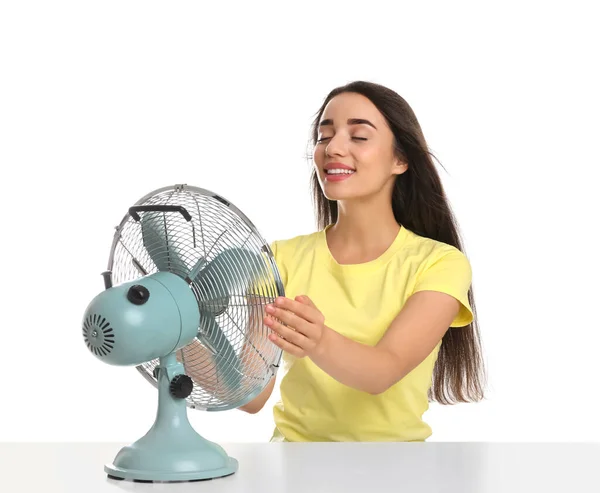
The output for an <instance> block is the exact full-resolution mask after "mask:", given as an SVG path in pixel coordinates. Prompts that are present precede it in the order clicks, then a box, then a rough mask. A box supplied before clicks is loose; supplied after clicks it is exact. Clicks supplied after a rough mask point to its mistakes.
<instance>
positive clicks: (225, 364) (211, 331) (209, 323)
mask: <svg viewBox="0 0 600 493" xmlns="http://www.w3.org/2000/svg"><path fill="white" fill-rule="evenodd" d="M201 315H202V316H201V322H200V330H199V331H198V339H199V340H200V342H202V344H204V345H205V346H206V347H207V348H208V349H209V350H211V351H212V352H213V354H214V356H215V360H216V366H217V376H218V378H223V379H224V381H225V384H226V385H227V388H228V389H231V390H232V391H235V389H237V388H238V386H239V384H240V380H241V375H242V371H241V370H242V369H241V361H240V358H239V357H238V356H237V354H236V353H235V351H234V349H233V347H232V346H231V344H230V342H229V340H228V339H227V337H226V336H225V334H224V333H223V331H222V330H221V328H220V327H219V324H218V323H217V322H216V320H215V319H214V318H212V316H211V315H210V314H209V313H206V312H201Z"/></svg>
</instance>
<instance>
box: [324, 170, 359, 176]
mask: <svg viewBox="0 0 600 493" xmlns="http://www.w3.org/2000/svg"><path fill="white" fill-rule="evenodd" d="M352 173H354V171H353V170H350V169H328V170H327V174H328V175H351V174H352Z"/></svg>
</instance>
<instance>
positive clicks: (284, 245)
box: [270, 231, 319, 262]
mask: <svg viewBox="0 0 600 493" xmlns="http://www.w3.org/2000/svg"><path fill="white" fill-rule="evenodd" d="M318 235H319V232H318V231H317V232H314V233H308V234H302V235H297V236H293V237H291V238H285V239H279V240H274V241H272V242H271V243H270V247H271V250H272V252H273V255H274V256H275V260H276V261H277V262H284V261H285V260H290V259H291V258H293V257H294V256H301V255H302V253H303V252H305V251H306V250H308V249H314V248H315V244H316V242H317V240H318Z"/></svg>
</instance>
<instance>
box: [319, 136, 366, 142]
mask: <svg viewBox="0 0 600 493" xmlns="http://www.w3.org/2000/svg"><path fill="white" fill-rule="evenodd" d="M329 139H331V137H323V138H321V139H317V142H325V141H326V140H329ZM352 139H353V140H367V138H366V137H352Z"/></svg>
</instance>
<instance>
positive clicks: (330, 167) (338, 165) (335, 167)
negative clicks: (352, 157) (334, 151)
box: [323, 163, 356, 171]
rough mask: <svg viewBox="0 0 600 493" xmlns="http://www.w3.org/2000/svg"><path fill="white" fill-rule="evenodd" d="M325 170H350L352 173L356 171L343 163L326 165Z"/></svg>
mask: <svg viewBox="0 0 600 493" xmlns="http://www.w3.org/2000/svg"><path fill="white" fill-rule="evenodd" d="M323 169H324V170H325V171H327V170H328V169H350V170H352V171H356V170H355V169H354V168H352V167H350V166H348V165H347V164H342V163H329V164H326V165H325V166H324V167H323Z"/></svg>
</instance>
